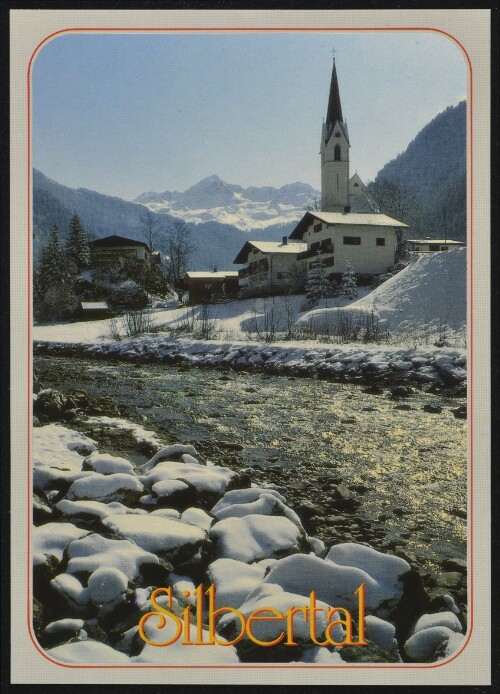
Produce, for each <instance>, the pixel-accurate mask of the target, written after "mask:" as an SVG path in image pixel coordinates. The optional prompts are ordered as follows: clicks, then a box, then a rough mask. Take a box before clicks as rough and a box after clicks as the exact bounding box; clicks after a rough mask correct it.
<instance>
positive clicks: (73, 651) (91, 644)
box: [46, 639, 130, 665]
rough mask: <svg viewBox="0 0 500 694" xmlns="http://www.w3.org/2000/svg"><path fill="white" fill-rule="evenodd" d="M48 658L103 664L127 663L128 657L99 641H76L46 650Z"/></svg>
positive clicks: (64, 661)
mask: <svg viewBox="0 0 500 694" xmlns="http://www.w3.org/2000/svg"><path fill="white" fill-rule="evenodd" d="M46 653H47V655H48V656H49V658H52V659H53V660H58V661H60V662H62V663H72V664H75V665H76V664H81V663H84V664H85V665H94V664H105V665H129V664H130V659H129V657H128V656H127V655H125V653H120V651H117V650H115V649H114V648H111V646H107V645H106V644H105V643H101V642H100V641H92V640H90V639H87V640H85V641H77V642H73V643H65V644H63V645H61V646H55V648H49V649H48V650H47V651H46Z"/></svg>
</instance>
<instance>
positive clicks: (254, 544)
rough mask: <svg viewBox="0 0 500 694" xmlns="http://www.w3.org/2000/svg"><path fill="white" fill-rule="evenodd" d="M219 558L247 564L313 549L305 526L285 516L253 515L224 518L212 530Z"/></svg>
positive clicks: (211, 535)
mask: <svg viewBox="0 0 500 694" xmlns="http://www.w3.org/2000/svg"><path fill="white" fill-rule="evenodd" d="M209 535H210V539H211V540H212V541H213V542H214V543H215V553H216V556H217V557H218V558H223V557H225V558H229V559H237V560H238V561H242V562H245V563H247V564H249V563H251V562H255V561H258V560H259V559H266V558H270V557H272V558H276V557H283V556H286V555H288V554H294V553H296V552H300V551H304V550H307V549H309V543H308V541H307V536H306V534H305V531H304V529H303V528H302V527H301V526H297V525H295V523H292V521H290V520H288V518H284V517H282V516H272V517H269V516H261V515H257V514H250V515H247V516H243V517H242V518H238V517H232V518H224V519H223V520H221V521H219V522H218V523H216V524H215V525H213V526H212V528H211V529H210V533H209Z"/></svg>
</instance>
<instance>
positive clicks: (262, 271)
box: [234, 236, 307, 293]
mask: <svg viewBox="0 0 500 694" xmlns="http://www.w3.org/2000/svg"><path fill="white" fill-rule="evenodd" d="M305 250H307V245H306V244H305V243H290V242H289V240H288V238H287V237H286V236H284V237H283V240H282V241H281V242H279V241H246V242H245V244H244V245H243V248H242V249H241V250H240V252H239V253H238V255H237V256H236V258H235V259H234V263H235V265H243V264H244V265H245V267H244V268H242V269H241V270H239V277H240V286H241V288H242V289H246V290H247V291H250V292H252V293H274V292H276V293H278V292H280V291H283V290H286V289H296V288H297V287H298V286H300V284H303V283H304V281H305V277H302V278H301V266H299V265H298V263H297V256H298V254H299V253H302V252H303V251H305Z"/></svg>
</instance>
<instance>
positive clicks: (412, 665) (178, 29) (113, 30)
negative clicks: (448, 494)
mask: <svg viewBox="0 0 500 694" xmlns="http://www.w3.org/2000/svg"><path fill="white" fill-rule="evenodd" d="M369 31H399V32H410V31H427V32H434V33H438V34H442V35H443V36H446V37H448V38H450V39H451V40H452V41H453V42H454V43H455V44H457V46H459V48H460V49H461V50H462V53H463V54H464V56H465V57H466V60H467V63H468V67H469V80H470V82H469V99H468V101H467V104H468V113H469V123H470V125H469V146H470V156H469V162H468V164H469V167H468V168H469V190H468V193H469V219H470V225H469V247H470V251H469V282H470V284H469V305H468V320H469V322H468V333H469V335H470V345H469V355H468V356H469V358H468V364H467V370H468V374H467V376H468V393H469V398H468V400H469V403H468V404H469V405H470V407H469V409H470V414H469V418H468V429H469V446H468V450H469V465H468V473H469V485H470V487H469V489H470V503H469V513H468V523H469V534H470V538H469V539H470V548H468V549H469V551H468V569H469V568H470V571H468V574H467V575H468V580H469V583H470V591H468V603H469V605H470V608H471V609H470V612H469V620H468V629H467V638H466V641H465V643H464V645H463V646H462V648H461V649H460V650H459V651H458V652H457V653H455V654H454V655H453V656H452V657H451V658H449V659H448V660H445V661H442V662H438V663H434V664H425V663H424V664H422V663H407V664H404V665H400V664H387V665H380V664H376V665H375V664H374V665H370V664H362V665H348V664H347V663H346V664H345V665H314V666H312V665H310V664H304V665H286V664H285V665H261V664H259V665H245V664H241V665H156V664H151V665H148V664H142V665H90V664H89V665H75V664H68V663H62V662H59V661H57V660H53V659H52V658H50V657H49V656H48V655H47V653H46V652H45V651H44V650H43V649H42V648H41V647H40V645H39V643H38V641H37V640H36V638H35V636H34V634H33V631H32V608H31V596H32V593H31V582H32V575H31V574H32V567H31V517H32V512H31V511H32V483H31V479H32V471H31V432H32V419H31V417H32V410H31V407H30V408H29V410H28V422H27V423H28V508H29V509H30V511H29V513H28V598H27V603H28V614H27V617H28V633H29V635H30V638H31V641H32V642H33V645H34V646H35V648H36V650H37V651H38V652H39V653H40V654H41V655H42V656H43V657H44V658H45V659H46V660H48V661H49V662H51V663H54V665H59V666H61V667H65V668H69V669H81V668H83V669H89V668H90V669H132V668H134V669H136V668H138V669H149V668H160V669H165V668H168V669H182V668H184V669H185V668H189V669H201V668H203V669H207V668H209V669H232V670H240V669H277V670H281V669H301V670H304V669H309V670H311V669H312V668H314V669H315V670H316V669H320V670H344V669H352V668H358V669H373V668H376V669H391V670H393V669H417V670H421V669H426V670H427V669H433V668H437V667H443V666H444V665H448V664H449V663H451V662H452V661H453V660H455V658H458V656H459V655H460V654H461V653H462V652H463V651H464V650H465V648H466V647H467V645H468V643H469V641H470V639H471V636H472V631H473V625H474V599H473V598H474V551H473V549H474V547H473V539H474V532H473V522H474V514H473V511H474V499H473V488H474V480H473V429H472V422H473V413H474V409H473V405H474V398H473V396H474V389H473V368H472V367H473V314H472V306H473V234H472V232H473V167H472V162H473V156H472V155H473V70H472V62H471V59H470V56H469V54H468V53H467V50H466V49H465V47H464V46H463V44H462V43H461V42H460V41H459V40H458V39H456V38H455V37H454V36H453V35H452V34H450V33H448V32H447V31H444V30H442V29H436V28H434V27H426V26H423V27H405V26H403V27H340V28H335V27H209V28H201V27H170V28H169V27H163V28H158V27H137V28H134V27H101V28H99V27H74V28H70V29H60V30H59V31H54V32H53V33H51V34H49V35H48V36H46V37H45V38H44V39H42V41H40V42H39V43H38V45H37V46H36V47H35V49H34V50H33V53H32V54H31V57H30V60H29V63H28V72H27V91H28V100H27V106H28V133H27V136H28V162H27V163H28V190H27V194H28V224H27V230H28V244H27V247H28V277H27V284H28V332H27V335H28V344H29V349H28V364H27V375H28V379H27V389H28V402H30V403H31V399H32V377H31V369H32V340H31V322H32V309H31V306H32V301H31V300H32V296H31V277H32V257H31V251H32V248H31V238H32V217H31V213H32V212H31V207H32V202H31V187H32V186H31V179H32V163H31V71H32V67H33V62H34V58H35V56H36V54H37V53H38V51H39V50H40V48H41V47H42V46H43V45H44V44H45V43H47V42H48V41H50V40H51V39H53V38H54V37H55V36H59V35H61V34H67V33H72V34H76V33H89V34H91V33H92V34H96V33H121V32H123V33H130V34H132V33H141V34H142V33H150V32H151V33H167V32H169V33H172V34H174V33H179V32H189V33H192V34H207V33H219V32H223V33H266V32H269V33H271V32H287V33H295V32H311V33H312V32H369Z"/></svg>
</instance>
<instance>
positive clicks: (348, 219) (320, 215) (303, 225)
mask: <svg viewBox="0 0 500 694" xmlns="http://www.w3.org/2000/svg"><path fill="white" fill-rule="evenodd" d="M316 219H318V220H319V221H320V222H325V224H330V225H332V226H334V225H336V224H337V225H343V226H373V227H397V228H402V227H404V228H406V227H407V226H408V225H407V224H403V222H398V220H397V219H392V217H388V216H387V215H386V214H377V213H368V214H364V213H361V212H346V213H343V212H306V213H305V215H304V216H303V217H302V219H301V220H300V222H299V223H298V224H297V226H296V227H295V229H294V230H293V231H292V233H291V234H290V236H289V238H290V239H301V238H302V237H303V236H304V233H305V232H306V231H307V229H308V227H309V226H310V225H311V224H312V223H313V222H314V220H316Z"/></svg>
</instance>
